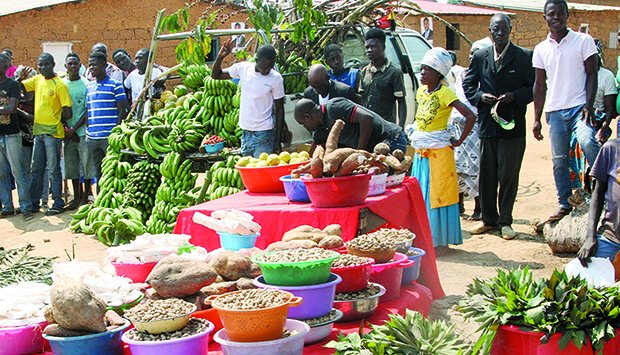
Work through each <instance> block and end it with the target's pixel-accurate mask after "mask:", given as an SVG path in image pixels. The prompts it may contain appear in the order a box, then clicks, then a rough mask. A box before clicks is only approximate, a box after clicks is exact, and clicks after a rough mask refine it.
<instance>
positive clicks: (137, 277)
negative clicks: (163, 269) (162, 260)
mask: <svg viewBox="0 0 620 355" xmlns="http://www.w3.org/2000/svg"><path fill="white" fill-rule="evenodd" d="M155 265H157V263H156V262H152V263H140V264H125V263H115V262H112V266H114V269H116V275H118V276H123V277H128V278H130V279H131V281H133V282H136V283H144V282H145V281H146V278H147V277H149V274H150V273H151V271H153V268H154V267H155Z"/></svg>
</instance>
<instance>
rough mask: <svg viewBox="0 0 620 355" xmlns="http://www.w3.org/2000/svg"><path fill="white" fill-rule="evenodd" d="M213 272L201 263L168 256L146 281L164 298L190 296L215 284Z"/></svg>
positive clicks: (214, 273) (158, 264)
mask: <svg viewBox="0 0 620 355" xmlns="http://www.w3.org/2000/svg"><path fill="white" fill-rule="evenodd" d="M216 278H217V274H216V272H215V270H213V268H212V267H211V266H209V265H207V264H206V263H205V262H203V261H199V260H192V259H187V258H183V257H180V256H177V255H168V256H167V257H165V258H163V259H161V260H160V261H159V262H158V263H157V265H155V268H153V271H151V273H150V274H149V276H148V278H147V279H146V283H148V284H149V285H151V287H153V288H154V289H155V291H157V293H158V294H159V295H160V296H162V297H164V298H170V297H183V296H189V295H192V294H194V293H196V292H198V291H200V289H201V288H203V287H204V286H208V285H210V284H212V283H213V282H215V279H216Z"/></svg>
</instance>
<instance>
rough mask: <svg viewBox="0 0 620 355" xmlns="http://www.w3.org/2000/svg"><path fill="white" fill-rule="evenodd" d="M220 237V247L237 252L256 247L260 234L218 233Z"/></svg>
mask: <svg viewBox="0 0 620 355" xmlns="http://www.w3.org/2000/svg"><path fill="white" fill-rule="evenodd" d="M217 234H219V235H220V245H221V246H222V248H223V249H226V250H234V251H237V250H239V249H250V248H254V245H256V239H258V237H259V236H260V233H257V234H251V235H241V234H230V233H225V232H217Z"/></svg>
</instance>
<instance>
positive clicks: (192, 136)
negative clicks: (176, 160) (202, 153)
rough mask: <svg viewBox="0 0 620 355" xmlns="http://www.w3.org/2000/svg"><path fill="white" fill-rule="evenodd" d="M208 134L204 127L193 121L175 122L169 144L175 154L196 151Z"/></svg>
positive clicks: (168, 139) (169, 135)
mask: <svg viewBox="0 0 620 355" xmlns="http://www.w3.org/2000/svg"><path fill="white" fill-rule="evenodd" d="M206 133H207V132H206V130H205V129H204V127H203V126H202V125H201V124H198V123H194V121H193V120H182V121H175V122H174V123H173V125H172V130H171V131H170V134H168V138H167V142H168V145H169V146H170V149H172V151H175V152H186V151H190V150H196V149H197V148H198V146H199V145H200V142H201V141H202V138H203V137H204V136H205V134H206Z"/></svg>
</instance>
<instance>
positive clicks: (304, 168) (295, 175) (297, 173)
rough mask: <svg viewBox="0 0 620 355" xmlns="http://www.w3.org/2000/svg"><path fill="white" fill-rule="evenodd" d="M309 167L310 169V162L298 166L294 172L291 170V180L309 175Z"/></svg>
mask: <svg viewBox="0 0 620 355" xmlns="http://www.w3.org/2000/svg"><path fill="white" fill-rule="evenodd" d="M311 167H312V162H310V163H308V164H305V165H302V166H300V167H299V168H297V169H295V170H293V171H292V172H291V178H293V179H299V178H300V177H301V175H302V174H305V173H309V172H310V168H311Z"/></svg>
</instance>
